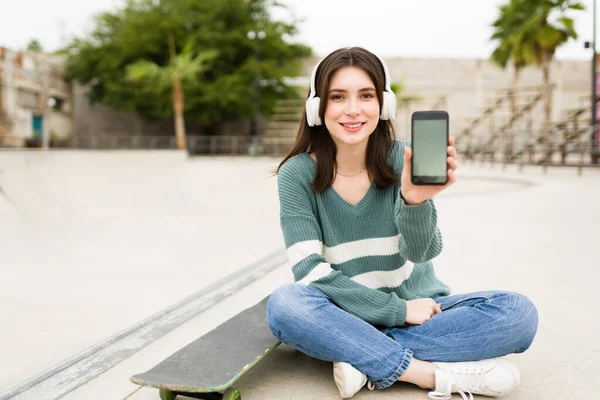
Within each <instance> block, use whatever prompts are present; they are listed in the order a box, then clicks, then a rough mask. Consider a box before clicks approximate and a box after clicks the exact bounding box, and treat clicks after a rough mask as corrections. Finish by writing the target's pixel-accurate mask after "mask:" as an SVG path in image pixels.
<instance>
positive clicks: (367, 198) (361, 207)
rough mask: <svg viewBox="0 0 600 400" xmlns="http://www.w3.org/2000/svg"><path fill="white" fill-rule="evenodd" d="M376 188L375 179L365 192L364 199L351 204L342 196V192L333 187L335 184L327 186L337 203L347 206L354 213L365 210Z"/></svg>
mask: <svg viewBox="0 0 600 400" xmlns="http://www.w3.org/2000/svg"><path fill="white" fill-rule="evenodd" d="M374 188H375V181H371V185H370V186H369V190H367V192H366V193H365V194H364V196H363V197H362V199H360V201H359V202H358V203H356V204H351V203H349V202H348V201H346V200H345V199H344V198H343V197H342V196H340V194H339V193H338V192H337V191H336V190H335V189H334V188H333V186H330V187H329V188H327V190H326V191H327V192H330V193H331V196H332V197H333V199H334V200H335V201H337V204H339V205H340V206H341V207H343V208H345V209H346V210H348V211H350V212H352V213H354V214H360V213H362V212H363V211H364V209H365V208H366V207H367V205H368V204H369V203H370V201H371V198H372V197H373V191H374Z"/></svg>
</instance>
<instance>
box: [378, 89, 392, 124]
mask: <svg viewBox="0 0 600 400" xmlns="http://www.w3.org/2000/svg"><path fill="white" fill-rule="evenodd" d="M389 95H390V94H389V93H388V92H387V91H384V92H383V104H382V105H381V114H380V115H379V118H380V119H383V120H387V119H389V103H390V99H389V97H390V96H389Z"/></svg>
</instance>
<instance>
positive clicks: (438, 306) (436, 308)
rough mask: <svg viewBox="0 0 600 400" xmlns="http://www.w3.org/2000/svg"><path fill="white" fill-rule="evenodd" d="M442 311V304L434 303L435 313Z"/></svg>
mask: <svg viewBox="0 0 600 400" xmlns="http://www.w3.org/2000/svg"><path fill="white" fill-rule="evenodd" d="M441 312H442V305H441V304H436V305H435V313H436V314H439V313H441Z"/></svg>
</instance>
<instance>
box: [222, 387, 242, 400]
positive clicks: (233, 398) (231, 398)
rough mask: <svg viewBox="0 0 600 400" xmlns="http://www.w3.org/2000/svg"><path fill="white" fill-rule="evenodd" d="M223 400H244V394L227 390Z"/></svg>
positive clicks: (235, 390) (234, 390)
mask: <svg viewBox="0 0 600 400" xmlns="http://www.w3.org/2000/svg"><path fill="white" fill-rule="evenodd" d="M223 400H242V394H241V393H240V391H239V390H237V389H227V390H226V391H225V393H223Z"/></svg>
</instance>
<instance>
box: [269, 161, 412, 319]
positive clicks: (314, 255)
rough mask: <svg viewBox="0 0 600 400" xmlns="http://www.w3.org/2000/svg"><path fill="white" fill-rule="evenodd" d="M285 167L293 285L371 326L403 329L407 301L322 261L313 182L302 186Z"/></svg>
mask: <svg viewBox="0 0 600 400" xmlns="http://www.w3.org/2000/svg"><path fill="white" fill-rule="evenodd" d="M288 162H289V161H288ZM286 164H287V163H286ZM286 166H287V165H284V166H283V167H282V168H281V170H280V171H279V175H278V189H279V202H280V222H281V229H282V232H283V236H284V240H285V246H286V249H287V253H288V257H289V260H290V263H291V264H292V272H293V274H294V281H295V282H296V283H298V284H303V285H310V286H312V287H314V288H316V289H317V290H319V291H320V292H321V293H323V294H324V295H325V296H327V297H328V298H330V299H331V300H332V301H333V302H334V303H336V304H337V305H338V306H339V307H340V308H342V309H343V310H345V311H347V312H349V313H350V314H352V315H354V316H356V317H358V318H360V319H362V320H363V321H366V322H368V323H370V324H372V325H383V326H386V327H392V326H401V325H404V323H405V319H406V301H405V300H403V299H401V298H399V297H398V295H397V294H396V293H390V294H388V293H384V292H382V291H380V290H376V289H371V288H368V287H366V286H364V285H361V284H360V283H358V282H355V281H353V280H352V279H350V278H349V277H348V276H345V275H344V274H342V273H341V272H340V271H338V270H335V269H333V268H332V266H331V264H330V263H328V262H327V260H326V259H325V258H324V257H323V255H322V254H323V238H322V231H321V227H320V225H319V222H318V219H317V216H316V211H315V208H314V205H315V204H316V203H315V200H314V194H313V192H312V190H311V187H310V182H303V181H302V179H300V178H299V175H300V174H298V172H297V171H294V168H293V167H287V168H286Z"/></svg>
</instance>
